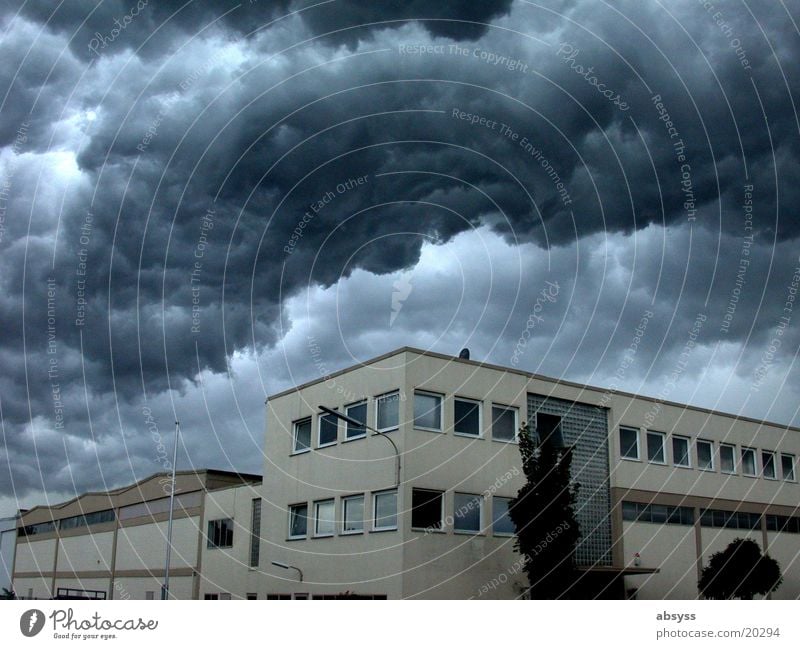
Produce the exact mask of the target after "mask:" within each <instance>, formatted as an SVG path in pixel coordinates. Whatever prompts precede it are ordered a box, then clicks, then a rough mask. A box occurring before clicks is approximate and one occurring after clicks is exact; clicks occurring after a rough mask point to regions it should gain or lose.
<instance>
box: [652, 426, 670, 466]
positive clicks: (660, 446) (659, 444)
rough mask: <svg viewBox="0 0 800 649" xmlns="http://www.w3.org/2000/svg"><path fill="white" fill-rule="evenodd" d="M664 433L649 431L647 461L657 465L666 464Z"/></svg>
mask: <svg viewBox="0 0 800 649" xmlns="http://www.w3.org/2000/svg"><path fill="white" fill-rule="evenodd" d="M666 437H667V436H666V435H665V434H664V433H655V432H653V431H647V461H648V462H654V463H656V464H666V463H667V458H666V450H665V449H664V440H665V439H666Z"/></svg>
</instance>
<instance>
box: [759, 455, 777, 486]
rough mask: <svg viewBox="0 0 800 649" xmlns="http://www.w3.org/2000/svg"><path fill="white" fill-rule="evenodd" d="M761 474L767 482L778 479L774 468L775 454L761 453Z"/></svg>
mask: <svg viewBox="0 0 800 649" xmlns="http://www.w3.org/2000/svg"><path fill="white" fill-rule="evenodd" d="M761 473H762V474H763V476H764V477H765V478H767V480H776V479H777V477H778V474H777V471H776V467H775V453H773V452H772V451H761Z"/></svg>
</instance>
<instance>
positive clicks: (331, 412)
mask: <svg viewBox="0 0 800 649" xmlns="http://www.w3.org/2000/svg"><path fill="white" fill-rule="evenodd" d="M319 409H320V410H321V411H322V412H323V413H325V414H326V415H330V416H331V417H336V418H337V419H341V420H342V421H345V422H347V423H348V424H351V425H352V426H357V427H359V428H364V429H366V430H371V431H372V432H373V434H374V435H380V436H381V437H383V439H385V440H386V441H387V442H389V443H390V444H391V445H392V448H393V449H394V457H395V483H394V486H395V487H399V486H400V450H399V449H398V448H397V444H395V443H394V440H393V439H392V438H391V437H389V436H388V435H387V434H386V433H382V432H381V431H379V430H376V429H375V428H373V427H372V426H370V425H368V424H366V423H364V422H362V421H358V419H353V418H352V417H348V416H347V415H343V414H342V413H341V412H337V411H336V410H332V409H331V408H328V407H326V406H320V407H319Z"/></svg>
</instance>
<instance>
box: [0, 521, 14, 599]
mask: <svg viewBox="0 0 800 649" xmlns="http://www.w3.org/2000/svg"><path fill="white" fill-rule="evenodd" d="M16 545H17V517H16V516H9V517H7V518H0V589H2V588H6V589H7V590H9V591H10V590H11V575H12V573H13V571H14V568H13V566H14V550H15V549H16ZM0 592H2V591H1V590H0Z"/></svg>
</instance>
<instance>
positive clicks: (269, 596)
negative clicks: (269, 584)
mask: <svg viewBox="0 0 800 649" xmlns="http://www.w3.org/2000/svg"><path fill="white" fill-rule="evenodd" d="M267 599H292V596H291V595H288V594H285V593H267Z"/></svg>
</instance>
